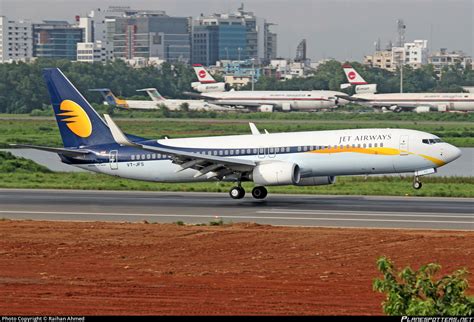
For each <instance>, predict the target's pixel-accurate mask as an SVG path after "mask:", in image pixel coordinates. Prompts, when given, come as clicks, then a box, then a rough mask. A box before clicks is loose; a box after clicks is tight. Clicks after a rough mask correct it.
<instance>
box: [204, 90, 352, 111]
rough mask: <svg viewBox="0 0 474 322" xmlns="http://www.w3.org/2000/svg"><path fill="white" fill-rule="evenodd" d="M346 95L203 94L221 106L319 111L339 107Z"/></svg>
mask: <svg viewBox="0 0 474 322" xmlns="http://www.w3.org/2000/svg"><path fill="white" fill-rule="evenodd" d="M336 95H341V96H345V95H346V94H344V93H342V92H336V91H230V92H217V93H203V94H202V96H203V97H205V98H209V99H212V100H215V101H216V103H219V104H220V105H224V104H225V105H229V106H243V107H257V106H263V105H271V106H273V107H275V108H276V109H279V110H283V111H289V110H318V109H324V108H335V107H337V103H336V102H337V101H338V99H337V96H336Z"/></svg>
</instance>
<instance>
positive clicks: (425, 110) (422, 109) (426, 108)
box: [415, 106, 430, 113]
mask: <svg viewBox="0 0 474 322" xmlns="http://www.w3.org/2000/svg"><path fill="white" fill-rule="evenodd" d="M429 111H430V107H429V106H417V107H416V108H415V112H417V113H428V112H429Z"/></svg>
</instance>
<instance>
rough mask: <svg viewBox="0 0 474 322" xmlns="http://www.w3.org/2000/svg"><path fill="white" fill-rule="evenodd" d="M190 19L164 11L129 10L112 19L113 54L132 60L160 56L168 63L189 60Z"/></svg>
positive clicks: (109, 35)
mask: <svg viewBox="0 0 474 322" xmlns="http://www.w3.org/2000/svg"><path fill="white" fill-rule="evenodd" d="M189 29H190V28H189V19H188V18H185V17H170V16H168V15H166V13H165V12H163V11H156V10H155V11H127V12H125V14H124V16H120V17H116V18H114V19H110V20H109V22H108V26H107V34H108V37H109V38H108V40H109V41H111V42H112V43H113V51H114V57H116V58H121V59H133V58H137V57H142V58H151V57H159V58H161V59H164V60H165V61H168V62H176V61H180V62H184V63H189V61H190V58H191V45H190V34H189Z"/></svg>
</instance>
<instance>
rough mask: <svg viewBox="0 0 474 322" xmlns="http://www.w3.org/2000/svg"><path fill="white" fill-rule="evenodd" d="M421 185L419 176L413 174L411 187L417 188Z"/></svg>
mask: <svg viewBox="0 0 474 322" xmlns="http://www.w3.org/2000/svg"><path fill="white" fill-rule="evenodd" d="M421 187H423V184H422V183H421V181H420V178H419V177H417V176H415V178H414V179H413V189H416V190H419V189H421Z"/></svg>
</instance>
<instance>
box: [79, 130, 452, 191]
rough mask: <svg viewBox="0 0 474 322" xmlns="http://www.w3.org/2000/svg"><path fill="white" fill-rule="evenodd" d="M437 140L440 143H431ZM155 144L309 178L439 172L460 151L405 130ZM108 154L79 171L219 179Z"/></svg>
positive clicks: (157, 158) (166, 161)
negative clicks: (288, 168) (293, 169)
mask: <svg viewBox="0 0 474 322" xmlns="http://www.w3.org/2000/svg"><path fill="white" fill-rule="evenodd" d="M435 139H436V140H438V141H437V142H436V143H432V144H431V143H427V142H428V140H431V142H434V140H435ZM150 142H151V141H150ZM153 142H155V143H158V144H159V145H161V146H164V147H172V148H175V149H183V150H186V151H188V152H193V153H198V154H207V155H215V156H219V157H224V158H225V157H228V158H233V159H247V160H253V161H255V162H256V163H257V164H262V163H271V162H291V163H295V164H297V165H298V166H299V167H300V169H301V174H302V177H305V178H308V177H319V176H340V175H360V174H383V173H403V172H415V171H422V170H426V169H436V168H437V167H440V166H442V165H444V164H446V163H448V162H451V161H453V160H455V159H456V158H458V157H459V156H460V150H459V149H457V148H456V147H454V146H452V145H450V144H448V143H444V142H440V140H439V138H437V137H436V136H434V135H432V134H429V133H425V132H420V131H415V130H403V129H355V130H337V131H314V132H296V133H275V134H261V135H233V136H219V137H202V138H183V139H166V140H158V141H153ZM289 151H290V152H289ZM104 153H105V155H106V158H107V159H104V160H105V161H104V162H99V163H94V164H88V165H78V166H80V167H81V168H84V169H87V170H91V171H96V172H101V173H106V174H109V175H116V176H120V177H125V178H131V179H138V180H147V181H160V182H196V181H209V180H215V179H214V178H213V175H212V172H210V173H208V174H206V175H204V176H200V177H196V174H198V171H197V170H195V169H186V170H183V171H179V170H182V168H181V166H180V165H178V164H175V163H173V162H172V160H171V159H170V158H168V157H167V156H166V155H161V154H158V153H152V152H148V151H144V150H140V149H135V148H130V147H120V146H118V145H117V148H114V150H110V151H104ZM109 153H115V155H114V157H112V156H111V157H110V159H108V155H109ZM224 180H225V179H224Z"/></svg>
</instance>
